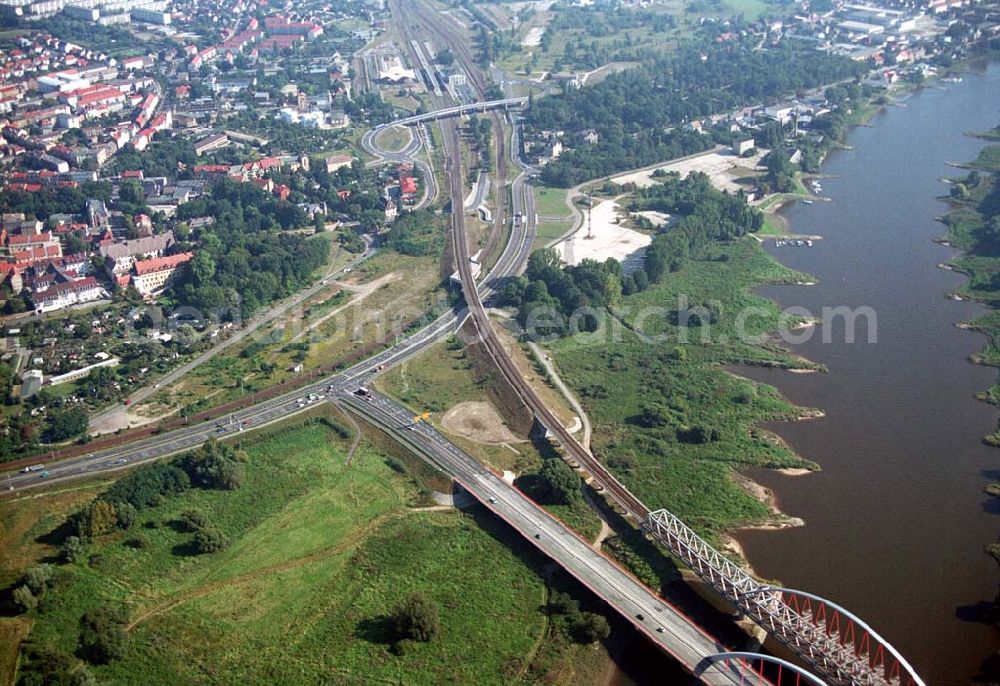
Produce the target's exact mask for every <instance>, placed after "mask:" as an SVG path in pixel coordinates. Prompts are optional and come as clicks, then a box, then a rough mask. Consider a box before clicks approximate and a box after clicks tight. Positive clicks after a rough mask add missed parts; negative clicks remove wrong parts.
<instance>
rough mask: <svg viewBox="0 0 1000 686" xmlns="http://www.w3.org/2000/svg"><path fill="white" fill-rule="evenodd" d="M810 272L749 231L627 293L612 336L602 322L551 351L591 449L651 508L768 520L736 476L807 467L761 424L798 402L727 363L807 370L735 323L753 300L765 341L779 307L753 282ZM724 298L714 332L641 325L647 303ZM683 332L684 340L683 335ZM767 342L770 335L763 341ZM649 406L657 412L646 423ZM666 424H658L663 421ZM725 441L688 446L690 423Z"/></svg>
mask: <svg viewBox="0 0 1000 686" xmlns="http://www.w3.org/2000/svg"><path fill="white" fill-rule="evenodd" d="M803 278H805V277H804V276H803V275H801V274H798V273H796V272H793V271H791V270H788V269H785V268H784V267H782V266H781V265H780V264H778V263H777V262H776V261H775V260H773V259H772V258H771V257H770V256H769V255H768V254H767V253H766V252H764V250H763V249H762V248H761V247H760V245H759V244H758V243H757V242H756V241H753V240H751V239H745V240H741V241H737V242H734V243H732V244H729V245H722V246H715V247H713V248H712V249H711V254H710V255H706V256H703V258H702V259H700V260H695V261H690V262H688V263H687V264H686V265H685V266H683V267H682V268H681V269H680V270H679V271H677V272H674V273H672V274H669V275H667V276H666V277H665V278H664V279H663V280H662V281H661V282H660V283H659V284H657V285H655V286H653V287H651V288H650V289H649V290H647V291H645V292H643V293H640V294H637V295H633V296H630V297H626V298H624V299H623V303H622V305H623V307H625V308H629V310H628V311H629V312H630V314H626V315H625V316H624V317H623V318H622V320H621V321H620V323H617V324H616V326H615V327H614V328H617V329H618V330H619V334H618V336H617V340H616V336H615V335H613V327H611V325H610V324H608V325H606V326H605V328H603V329H602V330H601V331H599V332H598V333H597V334H595V335H594V337H593V338H591V339H590V340H588V339H586V338H583V337H566V338H560V339H558V340H555V341H552V342H550V343H548V344H547V348H548V350H549V352H550V354H551V355H552V357H553V359H555V361H556V364H557V367H558V369H559V373H560V375H561V376H562V378H563V379H564V380H565V381H566V383H567V384H568V385H569V386H570V387H571V388H573V389H574V390H575V391H576V392H577V393H578V395H579V398H580V401H581V403H582V404H583V406H584V409H585V410H586V411H587V413H588V415H589V416H590V419H591V422H592V424H593V425H594V432H593V439H592V440H593V445H592V448H593V450H594V452H595V454H596V455H597V456H598V457H599V458H600V459H602V460H603V461H604V462H605V463H606V464H608V465H609V466H610V467H611V468H612V470H613V471H615V472H616V473H617V475H618V476H619V478H621V479H622V480H623V482H624V483H625V485H626V486H628V487H629V488H630V489H632V490H633V492H635V493H636V495H637V496H638V497H639V498H640V499H642V500H643V501H644V502H645V503H646V504H647V506H649V507H652V508H657V507H666V508H668V509H670V510H671V511H673V512H674V513H676V514H677V515H678V516H681V517H682V518H684V519H685V521H687V522H688V523H689V524H691V525H692V526H694V527H695V528H697V529H698V530H700V531H702V532H704V533H707V534H709V535H714V534H717V533H718V532H720V531H722V530H725V529H727V528H731V527H735V526H738V525H741V524H745V523H748V522H757V521H761V520H764V519H766V518H767V517H768V516H769V510H768V507H767V506H766V505H765V504H763V503H760V502H759V501H757V500H756V499H754V498H753V497H751V496H750V495H748V494H747V493H746V492H744V491H743V489H742V488H741V487H740V486H738V485H737V484H736V482H735V481H734V480H733V478H732V475H733V470H734V469H739V468H742V467H747V466H770V467H789V466H809V465H808V464H807V463H806V462H804V461H803V460H801V459H800V458H799V457H797V456H796V455H795V454H794V453H792V452H791V451H790V450H789V449H788V448H787V447H785V446H784V445H783V444H781V443H780V442H779V441H776V440H775V439H774V438H773V437H772V436H770V434H768V433H767V432H764V431H761V430H759V429H758V428H756V427H757V425H758V424H760V423H761V422H764V421H770V420H781V419H793V418H795V417H797V416H798V415H799V413H800V410H799V409H797V408H795V407H793V406H792V405H791V404H789V403H788V402H787V401H785V400H784V399H783V398H782V397H781V396H780V395H779V394H778V392H777V391H776V390H775V389H774V388H772V387H770V386H767V385H763V384H757V383H755V382H752V381H750V380H748V379H745V378H742V377H738V376H735V375H734V374H732V373H730V372H729V371H727V370H726V369H725V366H727V365H739V364H763V365H768V366H774V365H777V366H786V367H797V366H808V363H806V362H804V361H802V360H798V359H796V358H794V357H792V356H790V355H789V354H788V353H787V352H786V351H784V350H783V349H781V348H779V347H777V346H776V345H773V344H770V343H767V342H761V341H760V340H758V341H742V340H740V338H739V336H738V335H737V328H736V319H737V315H738V313H739V312H741V311H743V310H745V308H748V307H751V306H752V307H755V308H759V309H756V310H754V311H755V313H756V315H755V316H754V317H751V318H749V319H748V320H747V321H746V333H747V334H749V335H750V336H754V337H756V336H760V337H764V336H766V335H767V334H768V333H770V332H772V331H774V330H776V329H777V327H778V318H779V314H780V313H779V310H778V308H777V306H776V305H775V304H774V303H773V302H771V301H768V300H766V299H763V298H760V297H758V296H755V295H753V294H752V293H751V292H750V289H751V288H752V287H754V286H758V285H761V284H764V283H776V282H792V281H797V280H801V279H803ZM682 296H684V297H686V298H687V300H688V302H689V303H690V304H691V305H700V304H703V303H710V302H714V303H716V305H715V307H716V308H717V310H718V313H719V314H718V321H716V322H715V323H714V324H713V325H712V327H711V330H710V331H709V330H705V331H704V334H705V336H706V337H705V338H704V340H703V338H702V334H703V330H702V329H701V328H698V327H696V328H691V329H687V328H685V327H683V326H681V325H679V324H676V323H672V322H671V321H670V320H669V318H663V317H657V318H652V319H647V320H646V321H645V322H643V325H642V329H643V331H644V333H645V335H647V336H653V337H656V340H647V339H644V338H642V337H640V335H638V334H637V333H635V332H634V331H633V328H636V327H637V326H638V325H639V324H640V315H639V314H638V313H639V312H641V311H642V310H643V309H644V308H645V307H646V306H658V307H666V308H667V309H668V310H671V309H673V308H676V307H678V304H679V302H680V300H679V298H681V297H682ZM685 335H686V336H687V339H686V341H687V342H685V341H684V336H685ZM761 340H763V339H761ZM648 407H653V408H655V409H656V410H657V411H658V412H659V413H660V419H659V420H658V421H657V422H653V424H654V425H650V423H649V422H648V421H646V420H645V419H644V412H645V411H646V409H647V408H648ZM655 424H658V425H655ZM696 426H697V427H705V428H706V429H709V430H712V429H714V430H715V431H716V432H717V437H716V438H715V439H714V440H710V441H708V442H705V443H694V442H689V439H688V438H687V436H688V435H689V434H688V432H689V431H690V429H691V428H692V427H696Z"/></svg>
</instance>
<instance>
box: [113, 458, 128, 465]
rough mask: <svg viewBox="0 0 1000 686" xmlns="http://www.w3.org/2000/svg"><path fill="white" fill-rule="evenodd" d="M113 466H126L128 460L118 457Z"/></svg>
mask: <svg viewBox="0 0 1000 686" xmlns="http://www.w3.org/2000/svg"><path fill="white" fill-rule="evenodd" d="M115 464H128V458H127V457H120V458H118V459H117V460H115Z"/></svg>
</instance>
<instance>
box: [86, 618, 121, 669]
mask: <svg viewBox="0 0 1000 686" xmlns="http://www.w3.org/2000/svg"><path fill="white" fill-rule="evenodd" d="M127 648H128V634H127V633H126V632H125V619H124V617H123V616H122V614H121V613H120V612H115V611H112V610H110V609H108V608H106V607H98V608H95V609H93V610H90V611H88V612H87V613H85V614H84V615H83V616H82V617H80V639H79V642H78V649H79V655H80V657H81V658H83V659H84V660H86V661H87V662H90V663H91V664H95V665H104V664H107V663H109V662H111V661H113V660H118V659H120V658H121V657H122V656H124V655H125V650H126V649H127Z"/></svg>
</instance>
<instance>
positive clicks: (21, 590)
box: [12, 585, 38, 612]
mask: <svg viewBox="0 0 1000 686" xmlns="http://www.w3.org/2000/svg"><path fill="white" fill-rule="evenodd" d="M12 595H13V598H14V604H15V605H16V606H17V609H18V610H20V611H21V612H31V611H32V610H34V609H35V608H36V607H38V598H36V597H35V594H34V593H32V592H31V589H30V588H28V587H27V586H26V585H21V586H18V587H17V588H15V589H14V593H13V594H12Z"/></svg>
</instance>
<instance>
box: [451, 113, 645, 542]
mask: <svg viewBox="0 0 1000 686" xmlns="http://www.w3.org/2000/svg"><path fill="white" fill-rule="evenodd" d="M443 128H445V129H446V135H445V141H447V143H446V146H445V152H446V154H447V156H448V160H449V163H448V165H449V170H450V174H449V184H450V189H451V195H452V198H461V197H462V190H463V189H462V173H461V171H462V170H461V165H462V160H461V154H460V148H459V146H460V145H461V141H460V139H459V137H458V131H457V128H456V127H455V126H454V123H453V122H447V123H443ZM449 134H450V135H449ZM452 234H453V240H454V243H455V257H456V259H457V260H458V265H459V266H458V273H459V277H460V278H461V280H462V290H463V292H464V294H465V300H466V303H467V304H468V306H469V312H470V313H471V315H472V320H473V322H474V323H475V326H476V329H477V331H478V332H479V340H480V341H481V342H482V343H483V345H484V346H485V347H486V350H487V352H488V353H489V355H490V357H491V358H492V359H493V361H494V363H495V364H496V365H497V368H498V369H499V370H500V372H501V373H502V374H503V376H504V378H505V379H506V380H507V382H508V383H509V384H510V385H511V387H512V388H513V389H514V390H515V392H516V393H517V394H518V396H519V397H520V398H521V401H522V402H524V404H525V406H527V408H528V409H529V410H530V411H531V412H532V413H533V414H534V416H535V417H536V418H537V419H538V421H539V422H541V423H542V424H543V425H544V426H545V428H546V429H548V430H549V431H550V432H551V433H552V434H553V435H554V436H555V437H556V439H557V440H558V441H559V443H560V445H562V447H563V449H564V450H566V452H567V453H568V454H569V456H570V457H572V458H573V459H574V460H576V461H577V462H578V463H579V464H580V465H581V466H582V467H583V468H584V469H586V470H587V472H589V473H590V475H591V476H592V477H593V479H594V481H596V482H597V483H598V484H599V485H600V487H601V488H603V489H604V490H605V491H607V492H608V494H609V495H610V496H611V498H612V499H613V500H614V501H615V502H616V503H617V504H618V505H619V506H620V507H621V508H622V509H623V510H624V511H625V512H626V513H627V514H629V515H631V516H633V517H635V519H636V520H637V521H638V522H639V523H642V522H644V521H645V520H646V516H647V515H648V514H649V512H650V510H649V508H647V507H646V506H645V505H644V504H643V503H642V502H641V501H640V500H639V499H638V498H637V497H636V496H635V495H633V494H632V493H631V492H630V491H629V490H628V489H627V488H625V486H624V485H622V484H621V482H619V481H618V479H616V478H615V477H614V475H612V474H611V472H609V471H608V470H607V468H605V467H604V465H602V464H601V463H600V462H598V460H597V459H596V458H595V457H594V456H593V455H592V454H591V453H590V451H588V450H587V449H586V448H584V447H583V446H582V445H580V443H579V442H577V440H576V439H575V438H573V436H572V435H571V434H570V433H569V431H567V430H566V428H565V427H564V426H563V425H562V423H561V422H560V421H559V419H558V418H557V417H556V416H555V414H554V413H553V412H552V411H551V410H550V409H549V408H548V407H547V406H546V405H545V403H544V402H543V401H542V399H541V398H540V397H539V396H538V394H537V393H536V392H535V390H534V389H533V388H532V387H531V386H530V385H529V384H528V383H527V382H526V381H525V380H524V378H523V377H522V376H521V373H520V370H518V368H517V365H516V364H515V363H514V361H513V360H512V359H511V358H510V356H509V355H508V354H507V351H506V350H504V348H503V344H502V343H501V342H500V339H499V338H498V337H497V335H496V333H495V332H494V330H493V326H492V323H491V322H490V319H489V315H488V314H487V312H486V309H485V308H484V307H483V302H482V300H481V298H480V295H479V290H478V288H477V286H476V282H475V278H474V276H473V274H472V268H471V266H470V263H469V246H468V238H467V236H466V231H465V215H464V214H463V213H462V212H453V213H452Z"/></svg>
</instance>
